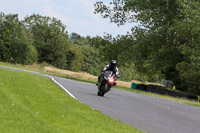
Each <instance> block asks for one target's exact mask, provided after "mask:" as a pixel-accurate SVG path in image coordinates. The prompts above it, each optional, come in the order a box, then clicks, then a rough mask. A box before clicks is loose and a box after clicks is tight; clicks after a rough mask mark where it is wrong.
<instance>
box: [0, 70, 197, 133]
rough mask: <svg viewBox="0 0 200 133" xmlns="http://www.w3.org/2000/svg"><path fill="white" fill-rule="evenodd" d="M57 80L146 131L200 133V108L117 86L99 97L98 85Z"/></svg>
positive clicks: (79, 96)
mask: <svg viewBox="0 0 200 133" xmlns="http://www.w3.org/2000/svg"><path fill="white" fill-rule="evenodd" d="M0 67H1V66H0ZM26 72H28V71H26ZM31 73H32V72H31ZM34 74H38V73H34ZM38 75H41V76H44V75H42V74H38ZM54 79H55V80H56V81H57V82H59V83H60V84H61V85H62V86H64V87H65V88H66V89H67V90H68V91H69V92H71V93H72V94H73V95H74V96H75V97H76V98H77V99H78V100H79V101H81V102H83V103H85V104H87V105H89V106H90V107H92V108H94V109H96V110H99V111H101V112H102V113H104V114H106V115H108V116H110V117H112V118H113V119H116V120H119V121H120V122H122V123H126V124H128V125H131V126H134V127H136V128H138V129H140V130H142V131H145V132H151V133H200V108H197V107H193V106H190V105H186V104H183V103H179V102H176V101H172V100H166V99H162V98H157V97H151V96H147V95H143V94H137V93H133V92H128V91H122V90H117V89H112V90H111V92H108V93H107V94H105V96H104V97H99V96H97V94H96V93H97V87H96V86H95V85H94V84H90V83H84V82H79V81H73V80H68V79H64V78H59V77H54Z"/></svg>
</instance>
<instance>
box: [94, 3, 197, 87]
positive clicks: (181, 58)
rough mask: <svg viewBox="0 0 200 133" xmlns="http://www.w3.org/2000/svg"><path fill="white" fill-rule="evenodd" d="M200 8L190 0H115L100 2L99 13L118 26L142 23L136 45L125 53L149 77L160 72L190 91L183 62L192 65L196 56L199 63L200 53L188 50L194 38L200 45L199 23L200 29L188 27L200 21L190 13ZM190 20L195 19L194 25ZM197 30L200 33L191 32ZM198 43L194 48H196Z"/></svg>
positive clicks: (135, 38)
mask: <svg viewBox="0 0 200 133" xmlns="http://www.w3.org/2000/svg"><path fill="white" fill-rule="evenodd" d="M199 7H200V6H199V1H189V0H179V1H175V0H160V1H156V0H144V1H140V0H113V2H111V3H110V6H106V5H105V4H104V3H103V2H97V3H96V5H95V8H96V9H95V13H100V14H102V16H103V17H104V18H110V20H111V22H115V23H117V24H118V25H122V24H125V23H126V22H129V23H132V22H138V23H139V24H140V26H138V27H134V28H133V29H132V32H133V33H132V34H133V38H134V41H135V44H134V45H132V46H131V47H129V51H128V52H125V53H127V54H126V56H129V57H130V58H129V59H130V61H131V62H133V63H134V64H135V66H136V68H137V70H138V71H139V72H141V73H146V74H147V75H148V77H152V75H155V74H157V75H159V77H160V78H165V79H168V80H172V81H173V82H174V83H175V85H176V86H177V89H179V90H183V91H186V90H187V88H188V85H187V84H185V82H186V80H187V78H186V77H185V76H183V75H184V74H183V72H182V70H184V69H183V67H181V66H184V65H181V64H182V63H183V62H184V63H185V62H187V63H189V64H190V66H191V64H192V63H191V61H192V60H193V59H195V60H196V62H198V56H199V55H198V54H192V53H193V52H192V53H190V57H189V58H190V59H188V58H187V57H186V56H187V55H186V54H185V53H184V51H185V50H186V49H187V48H188V46H189V43H190V41H191V40H193V41H192V42H193V44H194V42H195V44H199V42H198V39H197V38H198V36H199V33H200V32H199V31H198V30H197V29H199V28H197V27H198V26H199V25H198V26H196V27H195V28H197V29H194V28H192V29H189V27H188V25H191V26H192V25H193V24H194V23H198V19H199V17H188V16H190V15H191V14H193V15H194V14H195V15H194V16H199V14H198V12H199ZM191 9H192V10H191ZM188 20H189V21H191V23H190V24H188ZM192 22H193V24H192ZM182 26H184V27H182ZM184 28H187V30H186V31H185V30H184ZM192 30H193V31H192ZM185 32H187V34H186V36H184V33H185ZM193 32H194V33H196V34H190V35H188V33H193ZM189 40H190V41H189ZM194 40H195V41H194ZM190 44H191V43H190ZM196 46H197V45H196ZM196 46H195V47H194V49H193V48H192V49H191V50H195V48H196ZM184 49H185V50H184ZM186 51H187V52H188V50H186ZM195 53H196V52H195ZM191 58H192V59H191ZM192 62H194V61H192ZM195 64H197V63H195ZM188 73H189V71H188V72H187V74H188ZM183 77H184V78H183ZM188 77H189V76H188ZM195 77H198V76H195ZM195 79H197V78H195ZM196 82H197V80H196Z"/></svg>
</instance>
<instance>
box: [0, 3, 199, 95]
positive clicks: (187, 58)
mask: <svg viewBox="0 0 200 133" xmlns="http://www.w3.org/2000/svg"><path fill="white" fill-rule="evenodd" d="M95 13H99V14H101V15H102V17H104V18H109V19H110V21H111V22H114V23H116V24H117V25H119V26H120V25H123V24H125V23H133V22H137V23H139V26H135V27H133V28H132V29H131V33H127V34H126V35H118V36H117V37H112V36H111V35H109V34H107V35H105V36H104V37H100V36H96V37H90V36H87V37H82V36H81V35H79V34H78V33H71V34H70V35H69V34H68V32H67V30H66V26H65V25H64V24H62V23H61V21H60V20H57V19H56V18H50V17H47V16H41V15H39V14H33V15H31V16H27V17H25V18H24V20H22V21H20V20H19V19H18V15H17V14H8V15H5V14H4V13H1V14H0V60H1V61H5V62H11V63H20V64H33V63H43V62H46V63H48V64H51V65H53V66H56V67H58V68H62V69H68V70H72V71H85V72H89V73H91V74H93V75H99V73H100V70H101V68H102V67H104V66H105V65H106V64H108V63H109V62H110V60H112V59H116V60H117V61H118V67H119V71H120V75H121V80H125V81H131V80H132V79H135V80H140V81H151V82H160V81H161V79H166V80H172V81H173V82H174V84H175V86H176V89H178V90H180V91H184V92H187V93H191V94H198V95H200V23H199V20H200V2H199V1H195V0H194V1H191V0H159V1H152V0H144V1H140V0H134V1H133V0H113V1H112V2H111V3H110V6H109V5H107V4H104V3H103V2H96V4H95Z"/></svg>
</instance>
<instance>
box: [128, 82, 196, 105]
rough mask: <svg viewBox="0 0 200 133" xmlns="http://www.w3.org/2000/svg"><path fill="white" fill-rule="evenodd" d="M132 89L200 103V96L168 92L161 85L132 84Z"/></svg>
mask: <svg viewBox="0 0 200 133" xmlns="http://www.w3.org/2000/svg"><path fill="white" fill-rule="evenodd" d="M131 88H132V89H138V90H143V91H146V92H152V93H156V94H161V95H169V96H172V97H178V98H186V99H190V100H196V101H198V100H199V99H198V96H195V95H188V94H187V93H184V92H178V91H174V90H168V89H166V87H164V86H159V85H145V84H136V83H132V86H131Z"/></svg>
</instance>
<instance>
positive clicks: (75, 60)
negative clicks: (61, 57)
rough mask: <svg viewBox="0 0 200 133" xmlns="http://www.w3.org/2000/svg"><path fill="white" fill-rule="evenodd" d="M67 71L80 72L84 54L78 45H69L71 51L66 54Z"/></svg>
mask: <svg viewBox="0 0 200 133" xmlns="http://www.w3.org/2000/svg"><path fill="white" fill-rule="evenodd" d="M66 59H67V62H66V64H67V69H68V70H72V71H80V70H81V67H82V64H83V54H82V51H81V49H80V47H78V46H77V45H74V44H72V43H69V49H68V50H67V52H66Z"/></svg>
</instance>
